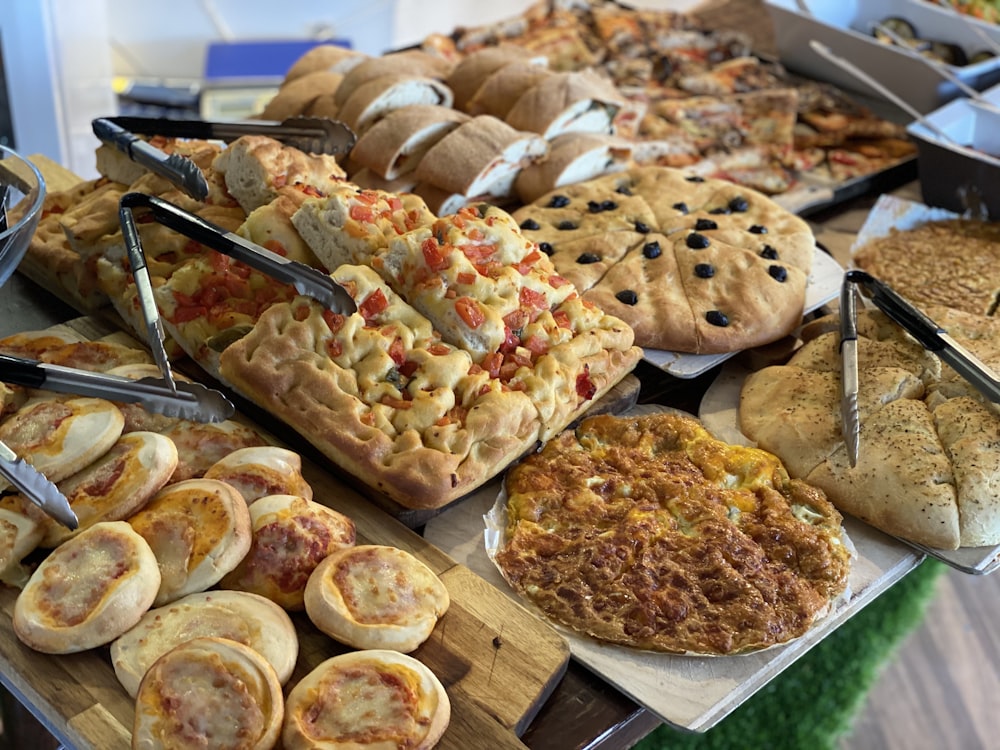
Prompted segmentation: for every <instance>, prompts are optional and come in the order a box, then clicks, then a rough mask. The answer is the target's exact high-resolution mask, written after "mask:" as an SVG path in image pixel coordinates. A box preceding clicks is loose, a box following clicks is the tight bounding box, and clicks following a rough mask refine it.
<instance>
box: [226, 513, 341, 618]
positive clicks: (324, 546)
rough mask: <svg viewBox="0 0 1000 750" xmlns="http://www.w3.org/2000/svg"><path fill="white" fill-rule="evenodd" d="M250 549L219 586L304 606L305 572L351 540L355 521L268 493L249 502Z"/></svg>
mask: <svg viewBox="0 0 1000 750" xmlns="http://www.w3.org/2000/svg"><path fill="white" fill-rule="evenodd" d="M250 521H251V523H252V525H253V543H252V544H251V545H250V551H249V552H248V553H247V554H246V557H244V558H243V560H242V562H240V564H239V565H237V566H236V568H235V569H234V570H233V571H231V572H230V573H228V574H227V575H226V576H225V577H224V578H223V579H222V581H220V583H219V585H220V586H221V587H222V588H227V589H237V590H240V591H252V592H253V593H255V594H260V595H261V596H264V597H267V598H268V599H270V600H271V601H273V602H275V603H277V604H279V605H281V606H282V607H284V608H285V609H287V610H289V611H291V612H294V611H301V610H303V609H305V604H304V602H303V597H304V595H305V589H306V582H307V581H308V580H309V575H310V573H312V572H313V570H315V569H316V566H317V565H319V563H320V562H321V561H322V560H323V559H324V558H325V557H326V556H327V555H329V554H330V553H331V552H333V551H335V550H338V549H340V548H342V547H349V546H351V545H352V544H354V540H355V536H356V531H355V528H354V522H353V521H352V520H351V519H350V518H348V517H347V516H345V515H344V514H343V513H338V512H337V511H335V510H333V508H328V507H326V506H325V505H320V504H319V503H316V502H313V501H312V500H306V499H305V498H303V497H296V496H295V495H268V496H267V497H262V498H261V499H260V500H258V501H257V502H255V503H254V504H253V505H251V506H250Z"/></svg>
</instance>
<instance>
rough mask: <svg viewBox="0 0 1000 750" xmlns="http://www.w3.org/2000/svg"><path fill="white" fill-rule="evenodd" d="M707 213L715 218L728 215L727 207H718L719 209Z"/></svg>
mask: <svg viewBox="0 0 1000 750" xmlns="http://www.w3.org/2000/svg"><path fill="white" fill-rule="evenodd" d="M709 213H710V214H713V215H715V216H725V215H726V214H728V213H729V207H728V206H720V207H719V208H713V209H712V210H710V211H709Z"/></svg>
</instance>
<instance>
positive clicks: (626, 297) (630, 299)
mask: <svg viewBox="0 0 1000 750" xmlns="http://www.w3.org/2000/svg"><path fill="white" fill-rule="evenodd" d="M615 299H617V300H618V301H619V302H621V303H622V304H623V305H634V304H636V303H637V302H638V301H639V295H638V294H636V293H635V292H633V291H632V290H631V289H624V290H622V291H620V292H618V294H616V295H615Z"/></svg>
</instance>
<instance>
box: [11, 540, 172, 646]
mask: <svg viewBox="0 0 1000 750" xmlns="http://www.w3.org/2000/svg"><path fill="white" fill-rule="evenodd" d="M159 587H160V570H159V567H158V566H157V564H156V558H155V557H154V556H153V552H152V550H151V549H150V548H149V544H147V543H146V540H145V539H143V538H142V537H141V536H139V535H138V534H137V533H135V531H134V530H133V529H132V527H131V526H129V525H128V524H127V523H125V522H124V521H105V522H103V523H98V524H95V525H94V526H91V527H90V528H89V529H87V530H85V531H84V532H82V533H81V534H80V535H79V536H76V537H74V538H73V539H70V540H69V541H67V542H65V543H64V544H62V545H61V546H59V547H57V548H56V549H55V550H54V551H53V552H52V553H50V554H49V556H48V557H46V558H45V559H44V560H43V561H42V562H41V564H39V566H38V568H36V569H35V572H34V573H33V574H32V575H31V578H30V579H29V580H28V583H27V585H25V587H24V589H23V590H22V591H21V593H20V594H18V597H17V601H16V602H15V603H14V632H15V633H16V634H17V637H18V638H19V639H20V640H21V641H22V642H23V643H25V644H26V645H28V646H30V647H31V648H33V649H35V650H36V651H43V652H45V653H48V654H70V653H76V652H78V651H86V650H87V649H90V648H94V647H95V646H100V645H103V644H105V643H110V642H111V641H113V640H114V639H115V638H117V637H118V636H120V635H121V634H122V633H124V632H125V631H127V630H128V629H129V628H131V627H132V626H133V625H135V624H136V623H137V622H138V621H139V618H140V617H142V615H143V614H144V613H145V612H146V610H147V609H149V607H150V606H151V605H152V604H153V599H154V598H155V597H156V592H157V590H158V589H159Z"/></svg>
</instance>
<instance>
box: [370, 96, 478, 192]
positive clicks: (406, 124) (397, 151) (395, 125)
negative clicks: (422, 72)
mask: <svg viewBox="0 0 1000 750" xmlns="http://www.w3.org/2000/svg"><path fill="white" fill-rule="evenodd" d="M468 119H469V117H468V115H465V114H463V113H461V112H459V111H457V110H455V109H452V108H451V107H447V106H443V105H439V104H413V105H410V106H407V107H402V108H400V109H397V110H395V111H393V112H390V113H388V114H387V115H385V117H383V118H382V119H381V120H380V121H379V122H377V123H375V124H374V125H372V126H371V127H370V128H369V129H368V130H367V131H366V132H365V133H364V134H363V135H362V136H361V137H360V138H358V142H357V143H356V144H354V148H353V149H352V150H351V160H352V161H353V162H355V163H357V164H360V165H362V166H365V167H367V168H368V169H370V170H372V171H373V172H375V173H376V174H378V175H380V176H382V177H383V178H385V179H386V180H395V179H397V178H398V177H400V176H402V175H404V174H407V173H408V172H412V171H413V170H415V169H416V168H417V164H418V163H419V162H420V159H421V158H422V157H423V155H424V154H425V153H427V150H428V149H429V148H430V147H431V146H433V145H434V144H435V143H437V142H438V141H439V140H441V139H442V138H443V137H444V136H445V135H447V134H448V133H450V132H451V131H452V130H454V129H455V128H457V127H458V126H459V125H460V124H461V123H463V122H465V121H466V120H468ZM352 179H354V180H355V181H357V178H356V175H355V176H352Z"/></svg>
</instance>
